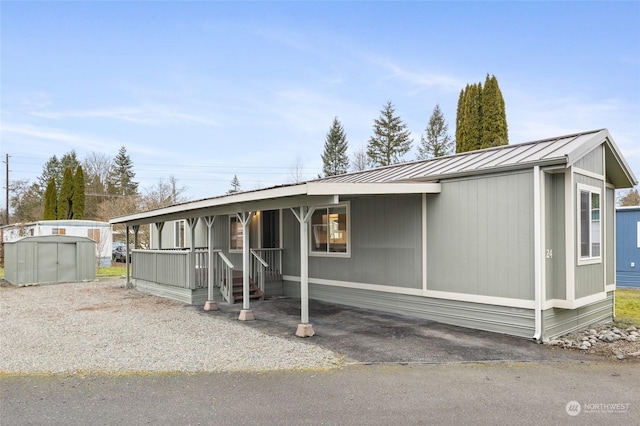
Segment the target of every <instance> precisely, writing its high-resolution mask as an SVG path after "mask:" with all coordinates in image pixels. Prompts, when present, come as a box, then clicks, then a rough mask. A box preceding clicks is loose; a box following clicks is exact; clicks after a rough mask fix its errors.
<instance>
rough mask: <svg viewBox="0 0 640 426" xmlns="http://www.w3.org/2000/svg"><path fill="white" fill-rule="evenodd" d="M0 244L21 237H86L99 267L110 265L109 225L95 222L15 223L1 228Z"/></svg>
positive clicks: (49, 221)
mask: <svg viewBox="0 0 640 426" xmlns="http://www.w3.org/2000/svg"><path fill="white" fill-rule="evenodd" d="M1 230H2V242H3V243H9V242H13V241H18V240H19V239H20V238H23V237H40V236H45V235H70V236H74V237H86V238H90V239H92V240H93V241H95V243H96V244H95V247H96V253H95V258H96V260H97V263H99V265H100V266H109V265H110V264H111V244H112V240H113V238H112V233H111V225H109V223H107V222H99V221H95V220H40V221H37V222H28V223H16V224H11V225H6V226H3V227H2V228H1Z"/></svg>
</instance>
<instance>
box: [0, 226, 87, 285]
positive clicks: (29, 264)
mask: <svg viewBox="0 0 640 426" xmlns="http://www.w3.org/2000/svg"><path fill="white" fill-rule="evenodd" d="M95 251H96V243H95V241H93V240H91V239H89V238H86V237H74V236H69V235H44V236H38V237H25V238H21V239H19V240H17V241H14V242H9V243H6V244H5V271H4V277H5V279H6V280H7V281H9V282H10V283H12V284H15V285H26V284H40V283H55V282H70V281H83V280H93V279H95V277H96V264H95Z"/></svg>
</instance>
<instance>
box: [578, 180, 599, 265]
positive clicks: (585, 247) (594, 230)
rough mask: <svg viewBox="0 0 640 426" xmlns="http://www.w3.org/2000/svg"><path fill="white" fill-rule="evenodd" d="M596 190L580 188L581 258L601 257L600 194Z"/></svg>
mask: <svg viewBox="0 0 640 426" xmlns="http://www.w3.org/2000/svg"><path fill="white" fill-rule="evenodd" d="M595 189H596V188H593V190H591V189H587V187H583V186H580V188H579V190H580V194H579V197H580V200H579V201H580V217H579V221H578V226H579V236H580V258H581V259H583V260H584V259H594V258H599V257H600V247H601V242H600V240H601V239H600V233H601V232H600V230H601V223H600V193H599V192H598V191H597V190H595Z"/></svg>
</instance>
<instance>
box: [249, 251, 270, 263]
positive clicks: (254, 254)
mask: <svg viewBox="0 0 640 426" xmlns="http://www.w3.org/2000/svg"><path fill="white" fill-rule="evenodd" d="M249 252H251V254H252V255H253V257H255V258H256V260H257V261H258V262H260V263H261V264H262V266H264V267H265V268H268V267H269V264H268V263H267V262H266V261H265V260H264V259H263V258H262V257H260V255H259V254H258V253H256V252H255V250H254V249H249Z"/></svg>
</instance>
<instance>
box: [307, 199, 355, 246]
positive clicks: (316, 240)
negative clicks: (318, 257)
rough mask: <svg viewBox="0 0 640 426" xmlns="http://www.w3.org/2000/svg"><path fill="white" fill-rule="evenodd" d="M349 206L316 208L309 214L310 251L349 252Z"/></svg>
mask: <svg viewBox="0 0 640 426" xmlns="http://www.w3.org/2000/svg"><path fill="white" fill-rule="evenodd" d="M348 207H349V206H348V205H339V206H335V207H322V208H317V209H316V210H315V211H314V212H313V216H311V253H312V254H348V253H349V217H348V215H349V208H348Z"/></svg>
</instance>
